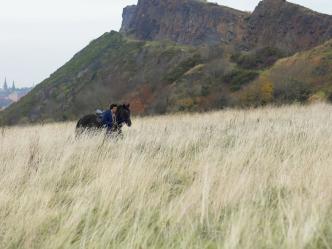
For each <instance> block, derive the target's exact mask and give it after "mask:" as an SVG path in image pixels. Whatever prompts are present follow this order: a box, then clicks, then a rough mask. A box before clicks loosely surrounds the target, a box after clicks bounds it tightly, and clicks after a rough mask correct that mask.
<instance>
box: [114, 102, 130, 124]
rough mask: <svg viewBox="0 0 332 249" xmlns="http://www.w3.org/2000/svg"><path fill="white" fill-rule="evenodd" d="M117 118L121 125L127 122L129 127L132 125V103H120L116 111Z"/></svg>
mask: <svg viewBox="0 0 332 249" xmlns="http://www.w3.org/2000/svg"><path fill="white" fill-rule="evenodd" d="M116 118H117V120H118V123H119V125H122V124H123V123H125V124H126V125H128V126H129V127H130V126H131V119H130V105H129V104H127V105H125V104H124V105H120V106H118V109H117V111H116Z"/></svg>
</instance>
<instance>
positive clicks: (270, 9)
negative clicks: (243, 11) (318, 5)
mask: <svg viewBox="0 0 332 249" xmlns="http://www.w3.org/2000/svg"><path fill="white" fill-rule="evenodd" d="M247 25H248V26H247V34H246V36H245V38H244V43H245V44H246V45H248V47H249V48H254V47H266V46H269V47H276V48H279V49H281V50H283V51H285V52H286V53H288V54H292V53H294V52H298V51H301V50H306V49H309V48H312V47H314V46H317V45H319V44H321V43H322V42H324V41H326V40H328V39H330V38H331V37H332V16H330V15H324V14H320V13H317V12H314V11H312V10H310V9H307V8H304V7H302V6H299V5H296V4H292V3H289V2H287V1H284V0H264V1H261V2H260V3H259V5H258V6H257V7H256V9H255V11H254V12H253V13H252V15H251V16H250V18H249V20H248V24H247Z"/></svg>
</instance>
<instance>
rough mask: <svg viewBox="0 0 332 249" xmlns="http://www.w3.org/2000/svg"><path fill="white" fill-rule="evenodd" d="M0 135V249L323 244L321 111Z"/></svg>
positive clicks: (325, 183)
mask: <svg viewBox="0 0 332 249" xmlns="http://www.w3.org/2000/svg"><path fill="white" fill-rule="evenodd" d="M74 127H75V124H74V123H59V124H47V125H40V126H30V127H11V128H2V129H1V130H0V146H1V149H0V248H1V249H5V248H6V249H16V248H32V249H56V248H57V249H67V248H75V249H76V248H77V249H78V248H79V249H105V248H116V249H122V248H123V249H145V248H155V249H173V248H174V249H175V248H199V249H202V248H205V249H217V248H220V249H223V248H225V249H233V248H234V249H235V248H241V249H242V248H247V249H259V248H264V249H270V248H271V249H280V248H282V249H314V248H315V249H316V248H317V249H318V248H319V249H322V248H326V249H328V248H332V106H331V105H328V104H315V105H310V106H297V105H294V106H287V107H280V108H277V107H265V108H262V109H254V110H247V111H245V110H224V111H218V112H211V113H206V114H177V115H170V116H161V117H145V118H135V119H134V120H133V127H132V128H125V129H124V138H123V139H119V140H115V139H105V138H104V136H103V135H102V134H96V135H94V136H91V135H85V136H82V137H80V138H79V139H75V136H74Z"/></svg>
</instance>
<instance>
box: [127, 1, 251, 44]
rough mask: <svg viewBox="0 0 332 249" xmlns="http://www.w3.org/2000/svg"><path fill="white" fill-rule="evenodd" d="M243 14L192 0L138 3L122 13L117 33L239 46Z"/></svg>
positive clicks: (142, 38) (157, 38)
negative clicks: (119, 29) (237, 43)
mask: <svg viewBox="0 0 332 249" xmlns="http://www.w3.org/2000/svg"><path fill="white" fill-rule="evenodd" d="M247 16H248V14H247V13H245V12H242V11H238V10H234V9H231V8H227V7H224V6H220V5H217V4H212V3H206V2H202V1H195V0H139V1H138V4H137V7H134V6H130V7H127V8H125V9H124V13H123V24H122V28H121V32H123V33H126V34H129V35H133V36H134V37H135V38H138V39H141V40H165V39H166V40H171V41H175V42H178V43H182V44H192V45H198V44H219V43H232V42H239V41H241V39H242V35H243V34H244V30H245V21H244V20H245V18H246V17H247Z"/></svg>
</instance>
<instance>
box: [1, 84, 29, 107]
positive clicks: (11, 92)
mask: <svg viewBox="0 0 332 249" xmlns="http://www.w3.org/2000/svg"><path fill="white" fill-rule="evenodd" d="M32 88H33V87H24V88H16V86H15V82H14V81H13V83H12V86H11V87H8V83H7V78H5V81H4V83H3V85H2V88H0V111H1V110H3V109H5V108H6V107H8V106H10V105H11V104H12V103H15V102H17V101H19V100H20V98H22V97H24V96H25V95H26V94H28V93H29V92H30V91H31V90H32Z"/></svg>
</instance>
